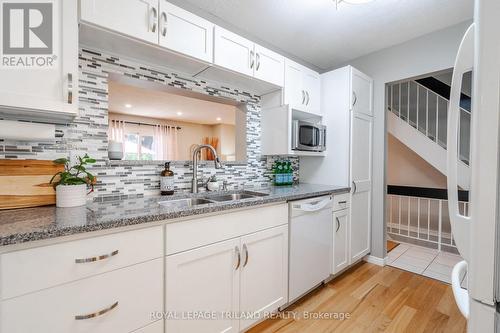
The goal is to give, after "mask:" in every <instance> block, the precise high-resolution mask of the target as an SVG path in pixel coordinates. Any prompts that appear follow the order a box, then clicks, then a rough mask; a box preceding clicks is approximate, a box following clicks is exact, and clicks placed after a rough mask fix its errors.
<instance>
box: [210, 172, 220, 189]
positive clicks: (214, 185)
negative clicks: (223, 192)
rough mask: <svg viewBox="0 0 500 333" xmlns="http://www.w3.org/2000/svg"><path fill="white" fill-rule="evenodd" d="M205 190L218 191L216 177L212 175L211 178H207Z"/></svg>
mask: <svg viewBox="0 0 500 333" xmlns="http://www.w3.org/2000/svg"><path fill="white" fill-rule="evenodd" d="M207 190H208V191H217V190H219V181H218V180H217V176H215V175H212V176H210V178H208V182H207Z"/></svg>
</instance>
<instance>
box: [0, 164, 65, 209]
mask: <svg viewBox="0 0 500 333" xmlns="http://www.w3.org/2000/svg"><path fill="white" fill-rule="evenodd" d="M63 170H64V166H63V165H56V164H54V163H53V162H52V161H44V160H2V159H0V209H12V208H23V207H37V206H46V205H53V204H55V203H56V192H55V191H54V189H53V188H52V185H50V184H49V181H50V179H51V178H52V176H53V175H54V174H55V173H57V172H59V171H63Z"/></svg>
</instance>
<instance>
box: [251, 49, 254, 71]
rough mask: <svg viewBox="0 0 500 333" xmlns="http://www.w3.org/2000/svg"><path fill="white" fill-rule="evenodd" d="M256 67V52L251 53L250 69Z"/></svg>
mask: <svg viewBox="0 0 500 333" xmlns="http://www.w3.org/2000/svg"><path fill="white" fill-rule="evenodd" d="M254 65H255V58H254V52H253V51H250V68H253V66H254Z"/></svg>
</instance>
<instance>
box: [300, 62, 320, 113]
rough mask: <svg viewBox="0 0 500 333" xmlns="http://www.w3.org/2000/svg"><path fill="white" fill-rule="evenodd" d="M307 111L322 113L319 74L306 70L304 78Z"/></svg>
mask: <svg viewBox="0 0 500 333" xmlns="http://www.w3.org/2000/svg"><path fill="white" fill-rule="evenodd" d="M303 82H304V83H303V86H304V91H305V94H306V100H305V105H306V111H310V112H313V113H320V94H321V80H320V76H319V74H318V73H316V72H313V71H311V70H308V69H306V70H305V71H304V76H303Z"/></svg>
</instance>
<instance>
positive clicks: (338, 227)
mask: <svg viewBox="0 0 500 333" xmlns="http://www.w3.org/2000/svg"><path fill="white" fill-rule="evenodd" d="M335 219H336V220H337V230H335V232H338V231H339V229H340V220H339V218H338V217H335Z"/></svg>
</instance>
